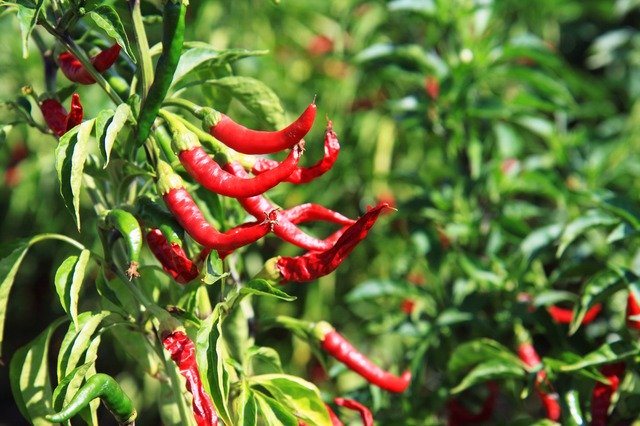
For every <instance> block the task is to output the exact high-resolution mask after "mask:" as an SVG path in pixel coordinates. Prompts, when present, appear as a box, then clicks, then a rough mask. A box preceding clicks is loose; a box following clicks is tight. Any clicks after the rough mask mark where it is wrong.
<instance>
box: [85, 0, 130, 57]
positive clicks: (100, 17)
mask: <svg viewBox="0 0 640 426" xmlns="http://www.w3.org/2000/svg"><path fill="white" fill-rule="evenodd" d="M88 15H89V17H90V18H91V19H92V20H93V22H95V23H96V25H97V26H98V27H100V28H101V29H102V30H103V31H104V32H105V33H106V34H107V35H108V36H109V37H112V38H114V39H115V40H116V43H118V44H119V45H120V47H122V48H123V49H124V50H125V51H126V52H127V55H129V58H131V60H132V61H133V62H134V63H135V62H136V55H134V54H133V51H132V50H131V46H130V45H129V39H128V38H127V32H126V31H125V29H124V25H122V21H121V20H120V16H119V15H118V13H117V12H116V11H115V10H114V9H113V8H112V7H111V6H109V5H101V6H98V7H97V8H95V9H94V10H92V11H91V12H89V13H88Z"/></svg>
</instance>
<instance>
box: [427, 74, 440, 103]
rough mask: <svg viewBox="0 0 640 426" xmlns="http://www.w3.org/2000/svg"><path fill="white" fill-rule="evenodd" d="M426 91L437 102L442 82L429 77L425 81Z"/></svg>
mask: <svg viewBox="0 0 640 426" xmlns="http://www.w3.org/2000/svg"><path fill="white" fill-rule="evenodd" d="M424 90H425V92H427V94H428V95H429V97H430V98H431V99H433V100H434V101H435V100H436V99H438V96H440V82H438V79H437V78H435V77H434V76H429V77H427V78H426V79H425V80H424Z"/></svg>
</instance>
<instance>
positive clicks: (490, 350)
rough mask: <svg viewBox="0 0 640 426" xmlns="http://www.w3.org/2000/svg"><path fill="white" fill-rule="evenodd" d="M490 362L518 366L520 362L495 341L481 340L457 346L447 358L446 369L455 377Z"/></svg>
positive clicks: (507, 349)
mask: <svg viewBox="0 0 640 426" xmlns="http://www.w3.org/2000/svg"><path fill="white" fill-rule="evenodd" d="M490 360H496V361H500V362H502V363H504V364H511V365H514V366H516V365H520V360H519V359H518V357H517V356H515V355H514V354H513V352H512V351H511V350H509V348H507V347H506V346H504V345H502V344H500V343H498V342H496V341H495V340H491V339H487V338H482V339H477V340H472V341H470V342H466V343H462V344H461V345H459V346H458V347H457V348H456V349H455V350H454V351H453V353H452V354H451V356H450V358H449V364H448V369H449V372H450V373H451V374H452V375H457V374H460V373H461V372H463V371H464V370H466V369H468V368H470V367H472V366H473V365H476V364H478V363H482V362H486V361H490Z"/></svg>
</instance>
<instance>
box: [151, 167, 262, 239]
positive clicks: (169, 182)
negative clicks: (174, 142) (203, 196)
mask: <svg viewBox="0 0 640 426" xmlns="http://www.w3.org/2000/svg"><path fill="white" fill-rule="evenodd" d="M158 176H159V180H158V190H159V192H160V194H162V198H163V199H164V202H165V203H166V205H167V207H168V208H169V210H170V211H171V213H172V214H173V216H174V217H175V218H176V220H177V221H178V222H179V223H180V225H181V226H182V227H183V228H184V230H185V231H187V233H188V234H189V235H191V237H192V238H193V239H194V240H195V241H196V242H198V243H199V244H201V245H203V246H205V247H207V248H210V249H213V250H220V251H232V250H235V249H237V248H239V247H242V246H245V245H247V244H251V243H254V242H256V241H258V240H259V239H260V238H262V237H264V236H265V235H267V234H268V233H269V231H270V228H271V226H272V224H271V223H270V222H269V221H268V220H265V221H263V222H253V223H247V224H244V225H240V226H237V227H235V228H232V229H230V230H228V231H226V232H224V233H221V232H219V231H218V230H217V229H215V228H214V227H213V226H212V225H211V224H210V223H209V222H207V220H206V219H205V217H204V215H203V214H202V212H201V211H200V209H199V208H198V206H197V204H196V203H195V202H194V201H193V198H191V195H189V192H187V190H186V189H184V187H183V186H182V179H181V178H180V176H178V175H177V174H175V173H174V172H173V170H172V169H171V166H169V165H168V164H167V163H165V162H162V161H160V162H158ZM267 213H268V212H267ZM265 219H266V218H265Z"/></svg>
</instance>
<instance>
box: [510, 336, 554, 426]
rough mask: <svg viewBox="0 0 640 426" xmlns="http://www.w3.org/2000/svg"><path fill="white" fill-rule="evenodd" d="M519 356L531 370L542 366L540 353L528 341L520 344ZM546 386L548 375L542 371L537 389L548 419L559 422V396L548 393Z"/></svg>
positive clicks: (537, 376) (537, 381)
mask: <svg viewBox="0 0 640 426" xmlns="http://www.w3.org/2000/svg"><path fill="white" fill-rule="evenodd" d="M518 356H519V357H520V359H521V360H522V361H523V362H524V363H525V365H527V366H528V367H530V368H533V367H538V366H540V365H541V364H542V360H541V359H540V356H539V355H538V352H536V349H535V348H534V347H533V344H532V343H531V341H530V340H528V339H527V341H524V342H522V343H520V346H518ZM545 385H546V386H547V387H548V386H549V383H548V380H547V373H546V372H545V371H544V370H542V369H541V370H540V371H538V372H537V373H536V381H535V389H536V392H537V393H538V395H539V396H540V400H541V401H542V405H544V408H545V410H546V412H547V418H548V419H550V420H553V421H558V419H559V418H560V403H559V402H558V394H556V393H548V392H547V390H546V389H544V388H545Z"/></svg>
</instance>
